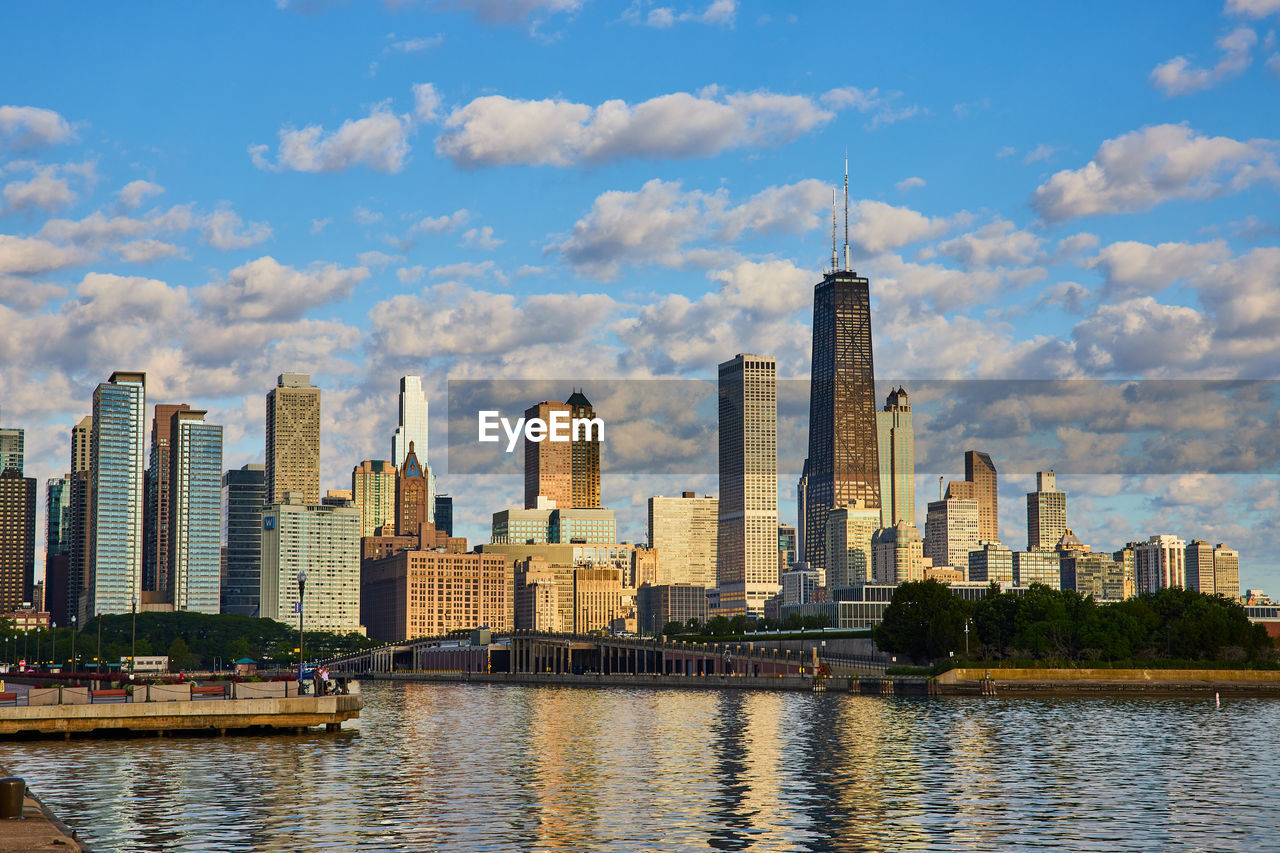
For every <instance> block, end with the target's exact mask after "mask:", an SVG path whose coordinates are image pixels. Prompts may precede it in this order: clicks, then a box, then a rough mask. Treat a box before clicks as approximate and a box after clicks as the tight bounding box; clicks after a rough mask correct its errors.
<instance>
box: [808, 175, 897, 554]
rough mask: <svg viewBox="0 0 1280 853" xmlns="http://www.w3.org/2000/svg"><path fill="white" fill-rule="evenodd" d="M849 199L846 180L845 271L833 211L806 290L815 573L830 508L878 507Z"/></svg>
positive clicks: (871, 374) (866, 323)
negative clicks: (826, 266) (827, 265)
mask: <svg viewBox="0 0 1280 853" xmlns="http://www.w3.org/2000/svg"><path fill="white" fill-rule="evenodd" d="M848 197H849V178H848V175H847V174H846V176H845V249H844V267H845V268H844V269H836V265H837V258H836V251H835V209H834V205H833V206H832V222H831V224H832V234H831V236H832V245H831V266H832V270H831V272H829V273H827V274H826V275H825V276H823V279H822V281H821V282H820V283H819V284H818V285H817V286H816V287H815V288H814V290H813V366H812V369H811V372H810V386H809V458H808V461H807V468H806V476H807V481H806V488H805V502H804V503H805V518H804V521H803V524H804V536H803V542H804V555H803V559H804V560H807V561H808V562H809V564H810V565H811V566H812V567H813V568H815V569H819V568H826V526H827V516H828V515H829V514H830V512H831V510H832V509H835V508H837V507H842V506H844V505H845V504H850V503H853V502H854V501H858V500H860V501H863V506H864V507H866V508H867V509H879V508H880V456H879V453H878V452H877V449H876V388H875V369H874V366H873V364H872V359H871V288H870V282H869V281H868V280H867V279H865V278H862V277H860V276H859V275H858V274H857V273H856V272H854V271H853V269H852V267H851V265H850V257H849V233H848V232H849V210H848V208H849V201H848Z"/></svg>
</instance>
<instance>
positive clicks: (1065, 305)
mask: <svg viewBox="0 0 1280 853" xmlns="http://www.w3.org/2000/svg"><path fill="white" fill-rule="evenodd" d="M1092 295H1093V294H1092V293H1090V292H1089V288H1087V287H1085V286H1084V285H1082V284H1079V283H1077V282H1074V281H1060V282H1058V283H1056V284H1052V285H1050V286H1049V287H1046V288H1045V289H1044V290H1042V291H1040V297H1039V298H1038V299H1037V300H1036V305H1037V307H1038V306H1049V307H1053V308H1061V309H1062V310H1064V311H1066V312H1067V313H1068V314H1080V313H1082V312H1083V311H1084V306H1085V303H1087V302H1088V301H1089V299H1090V297H1092Z"/></svg>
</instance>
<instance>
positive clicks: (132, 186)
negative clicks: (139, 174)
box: [116, 181, 164, 210]
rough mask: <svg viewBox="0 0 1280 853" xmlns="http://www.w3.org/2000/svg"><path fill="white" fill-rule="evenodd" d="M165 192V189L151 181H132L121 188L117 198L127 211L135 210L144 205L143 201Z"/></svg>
mask: <svg viewBox="0 0 1280 853" xmlns="http://www.w3.org/2000/svg"><path fill="white" fill-rule="evenodd" d="M162 192H164V187H162V186H160V185H159V184H153V183H152V182H151V181H130V182H129V183H127V184H125V185H124V186H123V187H121V189H120V192H119V193H117V194H116V197H117V198H118V199H119V201H120V206H121V207H123V208H124V209H125V210H133V209H135V208H136V207H137V206H138V205H140V204H142V200H143V199H145V198H147V197H149V196H153V195H160V194H161V193H162Z"/></svg>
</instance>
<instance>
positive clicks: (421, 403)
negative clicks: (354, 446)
mask: <svg viewBox="0 0 1280 853" xmlns="http://www.w3.org/2000/svg"><path fill="white" fill-rule="evenodd" d="M428 414H429V408H428V404H427V392H425V391H423V390H422V377H421V376H402V377H400V425H399V426H398V427H396V431H395V434H394V435H393V436H391V461H392V463H393V464H394V465H395V466H396V470H399V469H401V468H403V467H404V463H405V460H406V459H408V458H409V446H410V445H413V448H414V452H415V453H416V454H417V457H418V465H419V466H421V468H422V474H423V476H424V477H426V480H427V503H428V507H427V516H428V517H427V520H428V521H430V522H432V523H434V522H435V493H436V475H435V473H434V472H433V471H432V470H431V462H430V460H429V459H428V458H427V437H428V426H429V422H430V421H429V417H428Z"/></svg>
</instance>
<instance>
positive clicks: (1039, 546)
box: [1027, 471, 1067, 551]
mask: <svg viewBox="0 0 1280 853" xmlns="http://www.w3.org/2000/svg"><path fill="white" fill-rule="evenodd" d="M1054 480H1055V477H1054V474H1053V472H1052V471H1037V472H1036V490H1035V491H1034V492H1028V493H1027V550H1028V551H1052V550H1053V548H1054V546H1056V545H1057V544H1058V540H1059V539H1061V538H1062V534H1064V533H1066V531H1067V493H1066V492H1060V491H1058V489H1057V487H1056V485H1055V484H1054Z"/></svg>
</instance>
